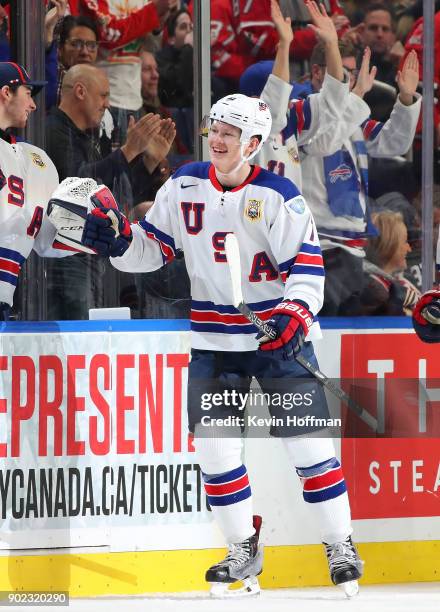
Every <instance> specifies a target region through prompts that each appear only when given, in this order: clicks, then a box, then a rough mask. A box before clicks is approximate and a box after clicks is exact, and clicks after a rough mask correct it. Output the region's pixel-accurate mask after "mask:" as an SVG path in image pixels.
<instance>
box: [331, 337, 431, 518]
mask: <svg viewBox="0 0 440 612" xmlns="http://www.w3.org/2000/svg"><path fill="white" fill-rule="evenodd" d="M341 378H342V379H343V384H344V386H345V388H346V390H348V388H347V387H349V386H350V385H349V384H348V383H347V379H350V380H351V385H352V389H353V385H354V387H356V388H357V390H358V391H359V389H361V391H363V392H360V393H358V394H357V399H358V400H359V401H364V407H367V409H368V410H369V411H370V412H371V414H373V415H374V416H375V417H376V418H377V419H378V423H379V432H378V435H377V437H352V438H350V437H346V438H344V439H343V440H342V460H343V465H344V474H345V478H346V481H347V486H348V489H349V493H350V500H351V507H352V515H353V518H354V519H371V518H396V517H423V516H438V515H440V360H439V348H438V346H436V345H435V344H432V345H430V344H424V343H422V342H420V341H419V340H418V338H417V337H416V336H415V335H414V334H408V333H395V334H390V333H388V334H387V333H382V334H379V333H372V334H343V335H342V336H341ZM360 398H362V399H360ZM358 421H359V420H358V419H357V417H356V415H353V414H351V413H348V412H347V413H346V427H345V432H346V433H347V431H348V432H350V431H357V432H358V433H359V435H363V436H367V435H368V434H369V432H368V428H367V427H366V426H365V425H363V424H359V422H358Z"/></svg>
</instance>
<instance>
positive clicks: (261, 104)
mask: <svg viewBox="0 0 440 612" xmlns="http://www.w3.org/2000/svg"><path fill="white" fill-rule="evenodd" d="M258 108H259V110H260V111H265V110H267V104H266V103H265V102H258Z"/></svg>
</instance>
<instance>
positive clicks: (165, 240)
mask: <svg viewBox="0 0 440 612" xmlns="http://www.w3.org/2000/svg"><path fill="white" fill-rule="evenodd" d="M139 226H140V227H141V228H142V229H143V230H144V232H145V233H146V234H147V236H148V238H151V239H152V240H156V242H157V243H158V244H159V246H160V250H161V253H162V259H163V263H164V264H166V263H169V262H170V261H172V260H173V259H174V257H175V256H176V245H175V242H174V239H173V238H172V237H171V236H169V235H168V234H166V233H165V232H162V231H161V230H160V229H158V228H157V227H155V226H154V225H153V224H152V223H149V222H148V221H145V220H143V221H139Z"/></svg>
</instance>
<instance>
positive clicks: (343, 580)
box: [324, 537, 364, 597]
mask: <svg viewBox="0 0 440 612" xmlns="http://www.w3.org/2000/svg"><path fill="white" fill-rule="evenodd" d="M324 546H325V552H326V554H327V561H328V567H329V570H330V577H331V579H332V582H333V584H336V585H340V586H341V587H342V589H343V590H344V592H345V594H346V595H347V597H353V596H354V595H357V594H358V592H359V585H358V582H357V580H358V578H360V577H361V576H362V572H363V566H364V562H363V561H361V559H360V558H359V555H358V553H357V550H356V547H355V546H354V544H353V542H352V541H351V537H348V538H347V539H346V540H344V541H343V542H336V543H335V544H326V543H325V542H324Z"/></svg>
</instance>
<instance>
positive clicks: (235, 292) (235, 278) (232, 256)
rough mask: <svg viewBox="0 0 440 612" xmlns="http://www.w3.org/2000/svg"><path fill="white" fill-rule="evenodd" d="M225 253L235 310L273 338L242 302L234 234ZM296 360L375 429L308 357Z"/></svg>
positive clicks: (366, 415) (369, 418)
mask: <svg viewBox="0 0 440 612" xmlns="http://www.w3.org/2000/svg"><path fill="white" fill-rule="evenodd" d="M225 253H226V259H227V261H228V266H229V273H230V275H231V283H232V298H233V304H234V306H235V308H237V310H239V311H240V312H241V314H242V315H244V316H245V317H246V318H247V319H248V320H249V321H250V322H251V323H253V324H254V325H255V327H257V328H258V329H259V330H260V331H262V332H263V333H264V334H265V335H266V336H267V337H268V338H270V339H272V340H275V338H276V337H277V331H276V330H275V329H274V328H273V327H272V326H271V325H269V323H265V322H264V321H262V320H261V319H260V317H259V316H258V315H257V314H255V312H253V311H252V310H251V309H250V308H249V306H248V305H247V304H246V303H245V302H244V299H243V292H242V289H241V263H240V249H239V246H238V240H237V238H236V236H235V234H226V238H225ZM295 359H296V361H297V362H298V363H299V364H300V365H302V367H303V368H305V369H306V370H307V371H308V372H310V374H312V375H313V376H314V377H315V378H316V379H317V380H318V381H319V382H320V383H321V385H322V386H323V387H325V388H326V389H328V390H329V391H330V392H331V393H333V395H335V396H336V397H337V398H338V399H340V400H341V401H343V402H344V403H345V404H346V405H347V406H348V407H349V408H350V409H351V410H352V411H353V412H355V413H356V414H357V415H358V416H359V418H361V419H362V421H364V423H366V424H367V425H368V426H369V427H371V429H372V430H373V431H377V420H376V419H375V418H374V417H373V416H371V414H370V413H369V412H367V411H366V410H364V408H362V406H359V404H357V403H356V402H355V401H354V400H353V399H351V397H350V396H349V395H348V394H347V393H345V391H343V390H342V389H341V388H340V387H338V386H337V385H335V384H334V383H333V382H332V381H331V380H330V379H329V378H328V377H327V376H326V375H325V374H323V373H322V372H321V370H319V369H318V368H315V366H314V365H313V364H312V363H310V361H309V360H308V359H305V357H303V356H302V355H301V354H299V355H296V357H295Z"/></svg>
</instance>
